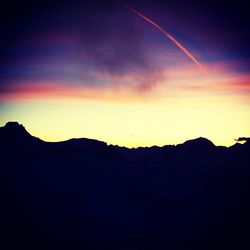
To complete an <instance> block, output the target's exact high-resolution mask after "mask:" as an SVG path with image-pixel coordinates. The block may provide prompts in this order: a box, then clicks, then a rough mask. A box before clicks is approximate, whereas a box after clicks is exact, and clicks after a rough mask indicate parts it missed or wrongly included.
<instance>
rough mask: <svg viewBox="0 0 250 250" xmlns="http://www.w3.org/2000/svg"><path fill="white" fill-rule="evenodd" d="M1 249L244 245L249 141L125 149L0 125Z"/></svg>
mask: <svg viewBox="0 0 250 250" xmlns="http://www.w3.org/2000/svg"><path fill="white" fill-rule="evenodd" d="M0 150H1V151H0V152H1V175H0V176H1V177H0V181H1V203H0V204H1V218H0V223H1V229H2V232H3V233H1V236H0V238H1V241H0V244H1V245H3V246H4V247H1V246H0V248H1V249H34V250H40V249H44V250H47V249H48V250H49V249H53V250H56V249H69V250H74V249H86V250H88V249H98V250H99V249H100V250H102V249H109V250H125V249H127V250H129V249H130V250H132V249H133V250H136V249H137V250H140V249H142V250H144V249H152V250H160V249H170V250H175V249H185V250H187V249H201V250H202V249H229V247H230V248H231V249H250V248H249V237H250V236H249V232H250V223H249V222H250V220H249V213H250V195H249V191H250V141H246V142H245V143H244V144H238V143H236V144H235V145H234V146H232V147H229V148H226V147H216V146H215V145H214V144H213V143H212V142H210V141H209V140H207V139H205V138H198V139H195V140H190V141H187V142H185V143H183V144H180V145H177V146H164V147H151V148H137V149H127V148H123V147H117V146H108V145H107V144H106V143H104V142H100V141H96V140H90V139H71V140H68V141H64V142H58V143H48V142H44V141H42V140H40V139H38V138H35V137H33V136H31V135H30V134H29V133H28V132H27V131H26V130H25V128H24V127H23V126H22V125H19V124H18V123H15V122H10V123H7V124H6V125H5V126H4V127H1V128H0Z"/></svg>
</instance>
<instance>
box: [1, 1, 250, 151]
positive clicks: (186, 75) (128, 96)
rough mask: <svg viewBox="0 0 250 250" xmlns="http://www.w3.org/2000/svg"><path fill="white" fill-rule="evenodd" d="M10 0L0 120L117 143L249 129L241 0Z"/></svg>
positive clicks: (40, 133) (249, 61)
mask: <svg viewBox="0 0 250 250" xmlns="http://www.w3.org/2000/svg"><path fill="white" fill-rule="evenodd" d="M126 3H127V4H129V5H131V6H132V7H133V8H135V9H136V10H138V11H140V12H141V13H143V15H145V16H147V17H149V18H151V19H152V20H153V21H154V22H156V23H157V24H158V25H160V26H161V27H162V28H163V29H164V30H166V31H167V32H168V33H169V34H171V35H172V36H173V37H174V38H175V39H177V40H178V41H179V42H180V43H181V44H182V45H184V46H185V47H186V48H187V49H188V50H189V51H190V52H191V53H192V54H193V55H194V56H195V57H196V58H197V60H199V62H201V63H202V64H203V65H204V66H205V67H206V69H208V71H209V72H210V73H211V74H212V75H213V77H210V76H209V75H208V74H206V73H205V72H204V71H203V70H202V69H201V68H200V67H198V65H197V64H195V63H194V62H193V61H192V60H191V59H190V58H189V57H188V56H187V55H186V54H185V53H183V51H181V50H180V49H179V48H178V47H177V46H176V45H175V44H174V43H173V42H172V41H170V40H169V39H168V38H167V37H166V36H164V35H163V34H162V33H161V32H160V31H159V30H157V29H156V28H155V27H153V25H151V24H150V23H148V22H146V21H145V20H143V19H142V18H140V17H139V16H137V15H136V14H135V13H134V12H132V11H131V10H130V9H129V8H127V7H125V6H124V5H123V4H122V3H121V2H119V1H108V0H107V1H106V0H104V1H53V3H51V2H50V1H46V0H45V1H36V3H32V2H29V1H12V2H11V3H9V4H5V5H3V6H1V10H0V17H1V19H0V21H1V22H0V23H1V24H0V31H1V40H0V125H1V126H2V125H4V124H5V123H6V122H7V121H10V120H12V121H18V122H20V123H22V124H23V125H24V126H25V127H26V128H27V130H28V131H29V132H30V133H32V134H33V135H35V136H37V137H40V138H41V139H43V140H47V141H59V140H65V139H69V138H72V137H88V138H94V139H98V140H104V141H106V142H108V143H110V144H118V145H123V146H128V147H137V146H150V145H165V144H177V143H181V142H183V141H185V140H188V139H192V138H195V137H199V136H203V137H207V138H208V139H210V140H212V141H213V142H214V143H215V144H217V145H232V144H233V143H234V139H235V138H238V137H242V136H246V137H249V136H250V126H249V125H250V67H249V66H250V50H249V44H250V35H249V19H248V11H247V10H248V8H247V5H244V2H243V1H237V3H234V4H233V3H223V2H220V3H218V1H208V0H207V1H200V2H191V1H158V0H155V1H126Z"/></svg>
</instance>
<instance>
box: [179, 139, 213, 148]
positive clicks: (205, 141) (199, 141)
mask: <svg viewBox="0 0 250 250" xmlns="http://www.w3.org/2000/svg"><path fill="white" fill-rule="evenodd" d="M183 145H197V146H201V147H203V146H205V147H211V146H212V147H214V146H215V145H214V144H213V143H212V142H211V141H210V140H208V139H207V138H204V137H198V138H196V139H192V140H188V141H186V142H184V143H183Z"/></svg>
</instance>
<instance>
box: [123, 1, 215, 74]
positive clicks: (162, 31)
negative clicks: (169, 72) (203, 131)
mask: <svg viewBox="0 0 250 250" xmlns="http://www.w3.org/2000/svg"><path fill="white" fill-rule="evenodd" d="M123 4H124V5H125V6H126V7H127V8H129V9H130V10H131V11H133V12H134V13H135V14H136V15H138V16H139V17H141V18H143V19H144V20H146V21H147V22H149V23H151V24H152V25H153V26H154V27H155V28H157V29H158V30H159V31H160V32H161V33H162V34H163V35H165V36H166V37H167V38H169V39H170V40H171V41H172V42H173V43H174V44H175V45H176V46H177V47H179V48H180V49H181V50H182V51H183V52H184V53H185V54H186V55H187V56H188V57H189V58H190V59H191V60H192V61H193V62H194V63H196V64H197V65H198V66H199V67H200V68H201V69H202V70H203V71H204V72H206V73H207V74H208V75H209V76H210V77H213V75H212V74H211V73H210V72H209V71H208V70H207V69H206V68H205V67H204V66H203V65H202V64H201V63H200V62H199V61H198V60H197V59H196V58H195V57H194V56H193V55H192V54H191V53H190V52H189V51H188V50H187V49H186V48H185V47H184V46H183V45H182V44H181V43H180V42H178V41H177V40H176V39H175V38H174V37H173V36H171V35H170V34H169V33H168V32H167V31H165V30H164V29H163V28H162V27H161V26H159V25H158V24H157V23H155V22H154V21H153V20H151V19H150V18H148V17H146V16H144V15H143V14H142V13H140V12H139V11H137V10H135V9H134V8H132V7H130V6H129V5H127V4H126V3H123Z"/></svg>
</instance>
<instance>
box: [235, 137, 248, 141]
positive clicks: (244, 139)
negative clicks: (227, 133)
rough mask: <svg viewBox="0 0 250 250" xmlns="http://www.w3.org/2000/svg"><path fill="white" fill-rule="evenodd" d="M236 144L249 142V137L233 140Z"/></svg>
mask: <svg viewBox="0 0 250 250" xmlns="http://www.w3.org/2000/svg"><path fill="white" fill-rule="evenodd" d="M235 141H237V142H248V141H250V137H239V138H238V139H235Z"/></svg>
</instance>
